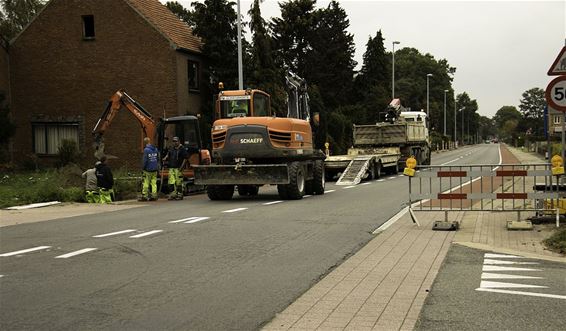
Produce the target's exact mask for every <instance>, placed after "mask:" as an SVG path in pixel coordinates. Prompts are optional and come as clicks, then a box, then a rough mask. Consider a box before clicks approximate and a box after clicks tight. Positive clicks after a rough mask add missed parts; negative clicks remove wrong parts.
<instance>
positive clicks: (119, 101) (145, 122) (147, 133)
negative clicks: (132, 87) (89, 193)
mask: <svg viewBox="0 0 566 331" xmlns="http://www.w3.org/2000/svg"><path fill="white" fill-rule="evenodd" d="M122 108H126V109H127V110H128V111H129V112H130V113H132V115H134V116H135V117H136V119H137V120H138V122H139V123H140V125H141V130H142V138H143V137H150V138H154V136H155V130H156V124H155V120H154V119H153V116H151V114H150V113H149V112H148V111H147V110H145V109H144V108H143V107H142V106H141V105H140V104H139V103H138V102H137V101H136V100H134V99H133V98H132V97H130V96H129V95H128V94H127V93H126V92H125V91H124V90H118V91H116V93H114V94H113V95H112V96H111V97H110V100H109V101H108V105H107V106H106V109H105V110H104V112H103V113H102V116H100V118H99V119H98V121H97V122H96V125H95V126H94V129H93V130H92V135H93V138H94V149H95V152H94V156H95V157H96V158H98V159H100V157H101V156H102V155H104V138H103V135H104V133H105V132H106V130H107V129H108V127H110V124H111V123H112V121H113V120H114V117H116V114H117V113H118V111H120V109H122ZM141 146H142V148H143V141H142V142H141Z"/></svg>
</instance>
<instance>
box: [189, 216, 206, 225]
mask: <svg viewBox="0 0 566 331" xmlns="http://www.w3.org/2000/svg"><path fill="white" fill-rule="evenodd" d="M209 218H210V217H206V216H205V217H195V218H193V219H192V220H190V221H187V222H184V223H185V224H191V223H196V222H200V221H204V220H207V219H209Z"/></svg>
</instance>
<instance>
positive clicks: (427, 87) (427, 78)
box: [426, 74, 432, 121]
mask: <svg viewBox="0 0 566 331" xmlns="http://www.w3.org/2000/svg"><path fill="white" fill-rule="evenodd" d="M430 77H432V74H426V116H427V117H429V115H428V114H429V113H428V112H429V90H430V84H429V78H430ZM429 121H430V119H429Z"/></svg>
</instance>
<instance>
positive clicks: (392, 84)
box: [391, 41, 400, 100]
mask: <svg viewBox="0 0 566 331" xmlns="http://www.w3.org/2000/svg"><path fill="white" fill-rule="evenodd" d="M399 44H400V42H398V41H394V42H393V51H392V52H391V54H392V56H393V60H392V63H393V67H392V70H391V100H393V99H395V45H399Z"/></svg>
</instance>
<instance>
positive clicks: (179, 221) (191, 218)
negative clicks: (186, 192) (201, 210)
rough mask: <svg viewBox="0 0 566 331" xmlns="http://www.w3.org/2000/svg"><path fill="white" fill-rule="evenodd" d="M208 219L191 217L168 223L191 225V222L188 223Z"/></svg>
mask: <svg viewBox="0 0 566 331" xmlns="http://www.w3.org/2000/svg"><path fill="white" fill-rule="evenodd" d="M209 218H210V217H204V218H203V217H199V216H192V217H187V218H182V219H180V220H176V221H170V222H169V223H181V222H185V223H192V222H190V221H192V220H196V219H198V221H203V220H205V219H209ZM187 221H189V222H187ZM198 221H197V222H198Z"/></svg>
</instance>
